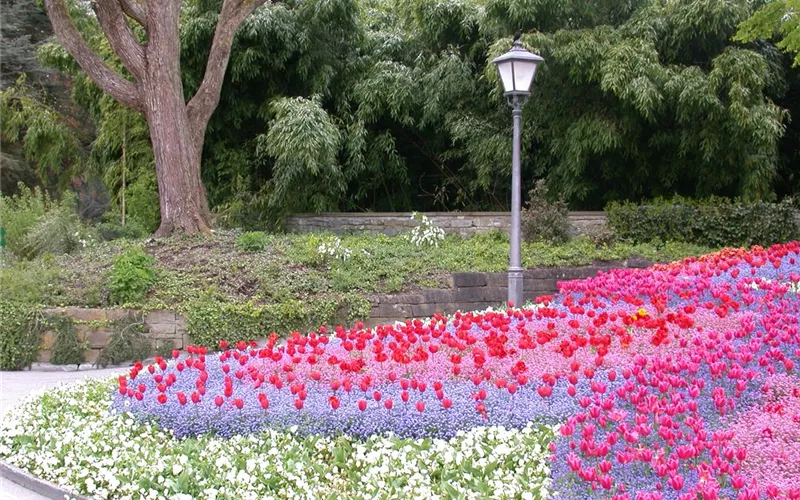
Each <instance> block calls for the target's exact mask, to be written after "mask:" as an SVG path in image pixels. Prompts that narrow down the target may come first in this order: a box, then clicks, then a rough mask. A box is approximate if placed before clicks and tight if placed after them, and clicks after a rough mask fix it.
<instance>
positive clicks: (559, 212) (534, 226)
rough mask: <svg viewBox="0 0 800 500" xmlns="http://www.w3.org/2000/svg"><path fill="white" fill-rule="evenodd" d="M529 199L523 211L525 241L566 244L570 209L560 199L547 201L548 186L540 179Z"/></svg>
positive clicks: (529, 194)
mask: <svg viewBox="0 0 800 500" xmlns="http://www.w3.org/2000/svg"><path fill="white" fill-rule="evenodd" d="M528 196H529V199H528V203H527V205H526V207H525V208H524V209H523V210H522V236H523V238H524V239H525V241H545V242H548V243H564V242H565V241H567V240H568V239H569V208H568V207H567V203H566V202H565V201H564V200H563V199H561V198H559V199H558V200H556V201H549V200H548V199H547V184H546V183H545V181H544V180H542V179H539V180H538V181H536V185H535V186H534V188H533V189H531V190H530V192H529V193H528Z"/></svg>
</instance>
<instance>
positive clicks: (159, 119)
mask: <svg viewBox="0 0 800 500" xmlns="http://www.w3.org/2000/svg"><path fill="white" fill-rule="evenodd" d="M179 21H180V2H177V1H169V2H165V1H162V2H152V3H151V4H149V5H148V9H147V26H148V34H149V37H150V39H149V43H148V45H147V61H148V67H147V74H146V76H145V78H144V82H143V85H144V92H143V94H144V96H145V106H144V107H145V114H146V116H147V124H148V125H149V126H150V140H151V141H152V142H153V152H154V153H155V161H156V177H157V179H158V193H159V203H160V208H161V226H160V227H159V228H158V231H156V236H168V235H170V234H173V233H189V234H192V233H198V232H202V233H210V219H211V217H210V213H209V211H208V202H207V201H206V194H205V189H204V188H203V186H202V183H201V182H200V155H201V151H200V150H198V149H197V148H196V147H195V144H194V137H193V135H192V128H191V126H190V125H189V118H188V113H187V111H186V104H185V103H184V99H183V84H182V82H181V69H180V40H179V38H178V34H179Z"/></svg>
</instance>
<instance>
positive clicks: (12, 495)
mask: <svg viewBox="0 0 800 500" xmlns="http://www.w3.org/2000/svg"><path fill="white" fill-rule="evenodd" d="M125 371H126V369H125V368H107V369H104V370H81V371H75V370H72V371H48V372H38V371H21V372H0V418H3V416H4V415H5V414H6V412H7V411H8V410H9V409H11V408H12V407H13V406H14V405H16V404H17V403H19V402H20V401H21V400H22V399H23V398H24V397H25V396H27V395H28V394H30V393H31V392H32V391H35V390H37V389H41V388H46V387H52V386H55V385H57V384H58V383H59V382H71V381H75V380H82V379H85V378H102V377H110V376H112V375H116V374H120V373H124V372H125ZM0 498H2V499H15V500H46V497H43V496H41V495H39V494H37V493H34V492H32V491H30V490H27V489H25V488H23V487H21V486H19V485H17V484H15V483H13V482H11V481H9V480H7V479H5V478H2V477H0Z"/></svg>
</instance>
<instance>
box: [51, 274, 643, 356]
mask: <svg viewBox="0 0 800 500" xmlns="http://www.w3.org/2000/svg"><path fill="white" fill-rule="evenodd" d="M650 264H651V263H650V262H647V261H643V260H634V259H630V260H626V261H621V262H606V263H601V264H596V265H591V266H580V267H562V268H540V269H529V270H526V271H524V272H523V280H524V287H525V293H524V298H525V300H533V299H535V298H536V297H538V296H540V295H550V294H554V293H557V292H558V282H559V281H566V280H573V279H581V278H587V277H591V276H596V275H597V273H598V272H600V271H609V270H611V269H616V268H642V267H647V266H649V265H650ZM507 298H508V275H507V274H506V273H505V272H499V273H455V274H453V275H452V277H451V286H450V288H446V289H423V290H419V291H416V292H412V293H401V294H393V295H375V296H373V297H371V300H372V312H371V314H370V317H369V319H367V320H366V321H365V322H364V323H365V325H367V326H370V327H373V326H376V325H380V324H386V323H393V322H395V321H404V320H406V319H411V318H425V317H429V316H433V315H434V314H436V313H442V314H452V313H454V312H456V311H459V310H460V311H474V310H481V309H486V308H487V307H490V306H499V305H502V304H504V303H505V302H506V300H507ZM44 313H45V314H46V315H67V316H70V317H71V318H72V320H73V323H74V325H75V328H76V329H77V330H78V332H79V335H80V336H81V338H82V339H84V340H86V341H87V342H88V344H89V348H88V350H87V351H85V357H86V363H87V364H91V363H94V362H95V361H97V358H98V356H99V355H100V351H102V349H103V348H104V347H105V346H106V344H107V343H108V340H109V338H110V337H111V334H112V331H111V328H110V327H109V323H110V322H112V321H115V320H118V319H122V318H124V317H125V316H127V315H131V314H137V313H138V311H135V310H130V309H83V308H79V307H64V308H56V309H47V310H45V311H44ZM144 323H145V324H146V325H147V328H148V336H149V338H150V340H151V341H152V343H153V347H155V346H156V345H157V344H158V343H160V342H163V341H171V342H172V343H173V345H174V346H175V348H176V349H183V348H185V347H186V346H187V345H189V344H190V340H189V336H188V334H187V332H186V322H185V320H184V318H183V317H181V315H180V314H178V313H176V312H174V311H151V312H149V313H147V314H146V315H145V316H144ZM284 333H285V332H284ZM54 343H55V334H54V333H53V332H46V333H45V334H44V339H43V345H42V350H41V351H39V362H43V363H47V362H49V361H50V354H51V351H50V350H51V349H52V347H53V345H54Z"/></svg>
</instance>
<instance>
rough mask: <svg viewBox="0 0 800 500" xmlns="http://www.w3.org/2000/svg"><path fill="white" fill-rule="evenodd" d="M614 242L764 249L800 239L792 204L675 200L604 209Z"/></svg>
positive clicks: (721, 199)
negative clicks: (659, 241)
mask: <svg viewBox="0 0 800 500" xmlns="http://www.w3.org/2000/svg"><path fill="white" fill-rule="evenodd" d="M605 211H606V216H607V218H608V224H609V227H611V229H612V230H613V231H614V233H615V235H616V237H617V239H619V240H622V241H627V242H632V243H645V242H650V241H653V240H661V241H676V242H687V243H694V244H697V245H705V246H709V247H714V248H719V247H724V246H733V247H738V246H751V245H762V246H768V245H772V244H775V243H780V242H786V241H790V240H794V239H797V238H800V226H798V221H797V217H796V210H795V208H794V206H793V203H792V200H790V199H786V200H784V201H782V202H779V203H769V202H765V201H753V202H746V201H742V200H731V199H728V198H708V199H706V200H691V199H688V198H681V197H676V198H672V199H668V200H667V199H660V198H659V199H655V200H653V201H650V202H647V203H643V204H635V203H629V202H625V203H619V202H613V203H610V204H609V205H608V206H606V210H605Z"/></svg>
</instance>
